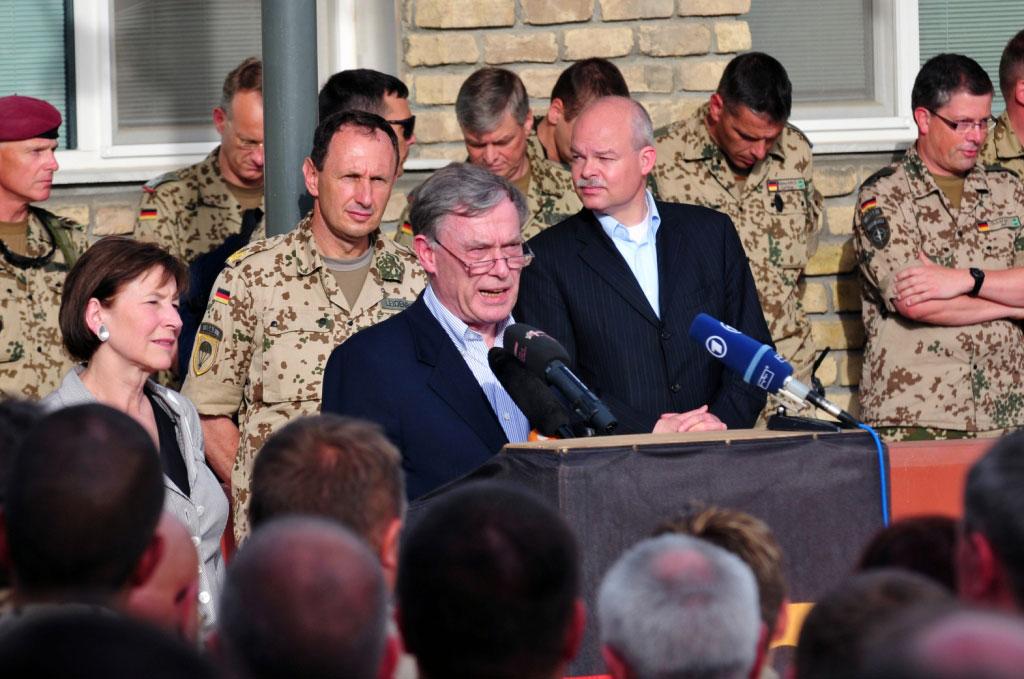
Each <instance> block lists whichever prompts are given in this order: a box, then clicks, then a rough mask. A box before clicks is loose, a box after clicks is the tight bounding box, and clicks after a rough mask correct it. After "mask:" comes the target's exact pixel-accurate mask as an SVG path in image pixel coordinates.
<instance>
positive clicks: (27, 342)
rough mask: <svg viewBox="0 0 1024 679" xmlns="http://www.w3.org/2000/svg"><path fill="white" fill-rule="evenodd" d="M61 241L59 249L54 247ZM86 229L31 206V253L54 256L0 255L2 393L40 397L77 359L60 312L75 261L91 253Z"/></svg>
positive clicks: (29, 248) (0, 377)
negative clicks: (38, 260) (14, 258)
mask: <svg viewBox="0 0 1024 679" xmlns="http://www.w3.org/2000/svg"><path fill="white" fill-rule="evenodd" d="M55 245H56V247H54V246H55ZM86 247H87V245H86V229H85V227H83V226H81V225H79V224H75V223H74V222H72V221H70V220H67V219H64V218H63V217H58V216H57V215H55V214H53V213H51V212H47V211H46V210H43V209H42V208H34V207H33V208H29V218H28V254H27V256H28V257H41V256H44V255H46V254H47V253H48V252H50V249H51V248H53V256H52V257H51V258H50V259H49V261H48V262H47V263H46V264H44V265H43V266H41V267H38V268H33V267H24V268H23V267H20V266H17V265H16V264H12V263H11V262H9V261H8V259H7V258H6V257H5V256H4V255H2V254H0V292H2V293H3V294H2V295H0V394H2V395H3V396H4V397H18V398H29V399H39V398H42V397H43V396H46V395H47V394H49V393H50V392H51V391H53V390H54V389H56V388H57V387H59V386H60V381H61V379H62V378H63V377H64V373H65V372H67V371H68V369H69V368H70V367H71V358H70V357H69V356H68V355H67V353H66V352H65V351H64V343H63V340H62V339H61V333H60V327H59V325H58V323H57V314H58V312H59V311H60V295H61V290H62V289H63V287H64V278H65V276H67V273H68V269H69V268H70V266H69V264H73V263H74V261H73V260H74V259H77V257H78V255H80V254H81V253H82V252H84V251H85V249H86Z"/></svg>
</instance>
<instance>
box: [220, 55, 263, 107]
mask: <svg viewBox="0 0 1024 679" xmlns="http://www.w3.org/2000/svg"><path fill="white" fill-rule="evenodd" d="M239 92H259V93H260V94H261V95H262V94H263V62H262V61H260V60H259V58H257V57H249V58H248V59H246V60H245V61H243V62H242V63H240V64H239V65H238V66H236V67H235V68H234V70H232V71H231V73H228V77H226V78H225V79H224V87H223V88H222V89H221V97H220V107H221V108H222V109H224V112H225V113H227V114H228V115H230V114H231V102H232V100H233V99H234V98H235V95H236V94H238V93H239Z"/></svg>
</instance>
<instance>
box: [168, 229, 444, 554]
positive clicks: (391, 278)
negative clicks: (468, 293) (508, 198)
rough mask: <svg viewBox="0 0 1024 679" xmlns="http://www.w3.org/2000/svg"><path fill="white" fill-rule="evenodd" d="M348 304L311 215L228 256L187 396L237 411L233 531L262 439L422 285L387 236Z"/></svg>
mask: <svg viewBox="0 0 1024 679" xmlns="http://www.w3.org/2000/svg"><path fill="white" fill-rule="evenodd" d="M374 240H375V242H374V243H373V248H374V252H375V254H374V258H373V262H372V263H371V266H370V270H369V273H368V274H367V278H366V283H365V284H364V285H363V289H362V291H361V292H360V293H359V299H358V300H356V303H355V304H354V305H352V306H349V303H348V301H347V300H346V299H345V296H344V295H343V294H342V292H341V290H340V288H339V287H338V284H337V281H336V280H335V278H334V277H333V276H332V275H330V274H329V273H325V272H324V268H323V259H322V258H321V256H320V253H319V251H317V249H316V247H315V244H314V243H313V236H312V232H311V229H310V217H308V216H307V217H306V218H305V219H303V220H302V221H301V222H299V224H298V226H296V227H295V229H294V230H293V231H292V232H291V233H288V234H286V235H283V236H276V237H274V238H268V239H265V240H261V241H256V242H254V243H251V244H250V245H248V246H246V247H245V248H242V249H241V250H239V251H238V252H236V253H235V254H234V255H232V256H231V257H230V258H229V259H228V263H227V266H226V267H225V268H224V271H222V272H221V274H220V276H219V277H218V278H217V282H216V284H215V285H214V291H213V293H212V294H211V296H210V303H209V306H208V307H207V310H206V316H205V317H204V318H203V323H202V324H201V325H200V327H199V332H198V334H197V335H196V341H195V344H194V346H193V350H192V359H191V361H190V365H189V373H188V376H187V378H186V380H185V386H184V388H183V389H182V393H183V394H185V395H186V396H187V397H189V398H190V399H192V401H193V402H194V403H195V404H196V408H197V409H198V410H199V412H200V414H202V415H212V416H216V415H224V416H228V417H230V416H233V415H235V414H236V413H237V414H238V428H239V431H240V432H241V440H240V441H239V449H238V455H237V456H236V459H235V466H234V469H233V470H232V474H231V486H232V495H233V505H234V517H235V535H236V536H237V537H238V538H239V539H241V538H243V537H244V536H245V535H246V533H247V532H248V518H247V516H246V514H247V506H248V503H249V483H250V479H251V472H252V463H253V459H254V458H255V456H256V452H257V451H258V450H259V449H260V446H262V444H263V442H264V441H265V440H266V438H267V437H268V436H269V435H270V434H271V433H273V432H274V431H276V430H277V429H280V428H281V426H282V425H284V424H285V423H287V422H288V421H289V420H292V419H294V418H296V417H299V416H301V415H314V414H316V413H317V412H319V410H320V399H321V385H322V381H323V372H324V365H325V364H326V363H327V357H328V356H330V353H331V351H332V350H333V349H334V348H335V347H336V346H338V345H339V344H341V343H342V342H343V341H345V340H346V339H348V337H349V336H351V335H352V334H354V333H356V332H358V331H359V330H362V329H363V328H367V327H369V326H371V325H373V324H375V323H378V322H380V321H382V320H384V319H385V318H388V317H390V316H391V315H392V314H396V313H398V312H399V311H401V310H403V309H405V308H406V307H407V306H409V305H410V304H412V302H413V301H415V299H416V296H417V295H418V294H419V292H420V291H421V290H422V289H423V287H424V286H425V285H426V274H425V273H424V272H423V270H422V269H421V268H420V266H419V263H418V262H417V261H416V258H415V257H414V256H413V255H412V254H411V253H409V252H408V251H407V250H405V249H404V248H402V247H399V246H398V245H396V244H395V243H393V242H392V241H390V240H388V239H387V238H383V237H376V238H375V239H374Z"/></svg>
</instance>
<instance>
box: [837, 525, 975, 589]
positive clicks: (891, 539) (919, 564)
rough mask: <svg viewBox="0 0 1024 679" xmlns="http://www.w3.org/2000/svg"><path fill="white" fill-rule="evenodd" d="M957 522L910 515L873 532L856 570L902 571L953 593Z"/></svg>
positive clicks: (954, 587)
mask: <svg viewBox="0 0 1024 679" xmlns="http://www.w3.org/2000/svg"><path fill="white" fill-rule="evenodd" d="M957 528H958V526H957V521H956V519H954V518H952V517H950V516H939V515H935V516H911V517H908V518H905V519H899V520H897V521H893V522H892V524H891V525H889V526H887V527H885V528H883V529H881V530H880V531H878V532H877V533H875V535H874V537H872V538H871V541H870V542H868V544H867V546H865V547H864V551H863V552H861V556H860V561H859V562H858V564H857V570H858V571H869V570H874V569H878V568H902V569H904V570H908V571H911V572H912V573H920V574H921V575H924V576H927V577H929V578H931V579H932V580H934V581H935V582H937V583H939V584H940V585H942V586H943V587H945V588H946V589H948V590H949V591H950V592H955V591H956V540H957V537H956V534H957Z"/></svg>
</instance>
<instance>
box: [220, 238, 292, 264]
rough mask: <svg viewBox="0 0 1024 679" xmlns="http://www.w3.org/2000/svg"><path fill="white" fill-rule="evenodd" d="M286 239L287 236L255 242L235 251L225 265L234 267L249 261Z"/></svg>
mask: <svg viewBox="0 0 1024 679" xmlns="http://www.w3.org/2000/svg"><path fill="white" fill-rule="evenodd" d="M285 237H287V234H285V235H282V236H274V237H272V238H261V239H260V240H255V241H253V242H251V243H249V244H248V245H246V246H245V247H243V248H239V249H238V250H235V252H233V253H232V254H231V255H230V256H229V257H228V258H227V260H226V261H225V262H224V265H225V266H230V267H234V266H235V265H236V264H238V263H239V262H241V261H242V260H243V259H247V258H249V257H252V256H253V255H256V254H259V253H261V252H265V251H267V250H269V249H270V248H272V247H274V246H275V245H277V244H278V243H279V242H281V239H283V238H285Z"/></svg>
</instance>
